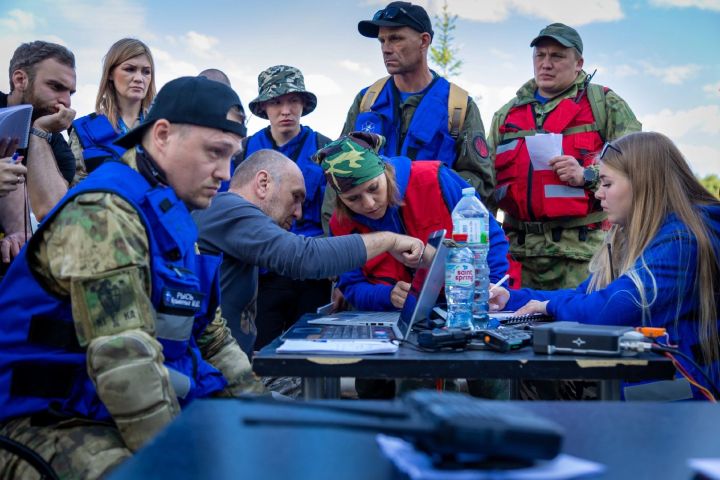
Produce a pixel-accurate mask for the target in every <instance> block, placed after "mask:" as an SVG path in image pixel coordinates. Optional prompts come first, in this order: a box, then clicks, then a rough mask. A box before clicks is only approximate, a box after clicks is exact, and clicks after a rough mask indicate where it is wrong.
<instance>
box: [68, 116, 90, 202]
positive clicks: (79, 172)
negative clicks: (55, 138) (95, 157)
mask: <svg viewBox="0 0 720 480" xmlns="http://www.w3.org/2000/svg"><path fill="white" fill-rule="evenodd" d="M68 138H69V139H70V142H69V143H70V150H71V151H72V153H73V156H74V157H75V176H74V177H73V180H72V182H70V187H71V188H72V187H74V186H75V185H77V184H78V183H80V182H81V181H82V180H84V179H85V177H87V176H88V173H87V168H86V167H85V159H84V157H83V148H82V145H81V144H80V139H79V138H78V136H77V133H75V129H74V128H71V129H70V130H69V133H68Z"/></svg>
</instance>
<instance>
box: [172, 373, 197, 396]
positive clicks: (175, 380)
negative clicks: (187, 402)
mask: <svg viewBox="0 0 720 480" xmlns="http://www.w3.org/2000/svg"><path fill="white" fill-rule="evenodd" d="M167 370H168V372H169V373H170V384H171V385H172V386H173V389H175V395H177V397H178V398H182V399H184V398H185V397H186V396H187V394H188V392H189V391H190V387H191V386H192V384H191V383H190V377H188V376H187V375H185V374H183V373H180V372H178V371H177V370H173V369H172V368H169V367H168V369H167Z"/></svg>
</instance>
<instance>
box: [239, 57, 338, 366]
mask: <svg viewBox="0 0 720 480" xmlns="http://www.w3.org/2000/svg"><path fill="white" fill-rule="evenodd" d="M258 90H259V92H258V96H257V98H256V99H254V100H253V101H252V102H250V104H249V108H250V111H251V112H252V113H253V114H254V115H256V116H258V117H260V118H264V119H266V120H268V121H270V125H269V126H268V127H265V128H263V129H262V130H260V131H258V132H255V133H254V134H253V135H252V136H250V137H248V138H247V139H246V140H245V141H244V142H243V147H244V148H243V151H242V152H241V153H240V154H239V155H237V156H236V157H235V158H234V159H233V160H234V162H233V163H234V164H235V165H238V164H239V163H240V162H242V161H243V159H245V158H247V157H249V156H250V155H252V154H253V153H255V152H257V151H259V150H262V149H270V150H275V151H276V152H280V153H282V154H283V155H285V156H286V157H288V158H289V159H290V160H292V161H293V162H295V163H296V164H297V166H298V167H299V168H300V171H301V172H302V174H303V179H304V181H305V192H306V194H305V201H304V202H303V204H302V218H301V219H299V220H296V221H295V222H293V224H292V227H291V228H290V231H291V232H293V233H295V234H297V235H302V236H304V237H320V236H322V235H323V228H322V222H321V219H320V212H321V208H322V202H323V198H324V196H325V176H324V175H323V171H322V169H321V168H320V165H318V164H317V162H316V161H315V159H314V157H313V155H314V154H315V152H316V151H317V150H318V149H319V148H322V147H323V146H325V145H327V144H328V143H330V138H328V137H326V136H325V135H322V134H320V133H319V132H316V131H314V130H313V129H312V128H310V127H308V126H306V125H301V124H300V119H301V117H303V116H305V115H307V114H308V113H310V112H312V111H313V110H315V107H316V106H317V97H316V96H315V94H313V93H311V92H308V91H307V90H306V89H305V80H304V78H303V74H302V73H301V72H300V70H298V69H297V68H295V67H291V66H288V65H275V66H273V67H269V68H267V69H266V70H264V71H263V72H261V73H260V75H258ZM330 289H331V282H330V281H329V280H328V279H306V280H297V279H293V278H290V277H286V276H283V275H279V274H276V273H272V272H268V273H266V274H263V275H260V280H259V289H258V300H257V314H256V319H257V323H256V325H257V338H254V339H250V338H249V337H254V333H253V334H252V335H249V336H247V337H248V344H243V343H242V342H241V346H243V348H245V349H246V351H247V352H248V354H252V351H253V350H259V349H260V348H262V347H263V346H265V345H266V344H268V343H269V342H271V341H272V340H274V339H275V338H276V337H278V336H279V335H280V334H281V333H282V332H283V331H284V330H286V329H287V328H288V327H289V326H291V325H292V324H293V323H294V322H295V320H296V319H297V318H299V317H300V316H301V315H303V314H304V313H310V312H315V311H316V310H317V308H318V307H320V306H322V305H325V304H326V303H328V292H329V291H330ZM251 340H252V341H254V345H253V344H252V342H251Z"/></svg>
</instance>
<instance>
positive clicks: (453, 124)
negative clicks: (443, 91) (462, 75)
mask: <svg viewBox="0 0 720 480" xmlns="http://www.w3.org/2000/svg"><path fill="white" fill-rule="evenodd" d="M467 104H468V92H467V91H466V90H464V89H462V88H460V87H458V86H457V85H455V84H454V83H452V82H450V93H449V94H448V132H450V136H451V137H453V138H457V137H458V135H460V130H462V128H463V124H464V123H465V115H466V113H467Z"/></svg>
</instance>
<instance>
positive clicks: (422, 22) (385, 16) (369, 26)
mask: <svg viewBox="0 0 720 480" xmlns="http://www.w3.org/2000/svg"><path fill="white" fill-rule="evenodd" d="M380 27H410V28H412V29H413V30H415V31H417V32H420V33H425V32H427V33H429V34H430V38H432V37H433V35H434V32H433V29H432V23H430V17H428V14H427V12H426V11H425V9H424V8H423V7H421V6H420V5H413V4H412V3H410V2H392V3H390V4H389V5H388V6H387V7H385V8H383V9H382V10H378V11H377V12H375V15H373V18H372V20H363V21H362V22H360V23H358V32H360V35H363V36H365V37H370V38H377V36H378V32H379V30H380Z"/></svg>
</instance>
